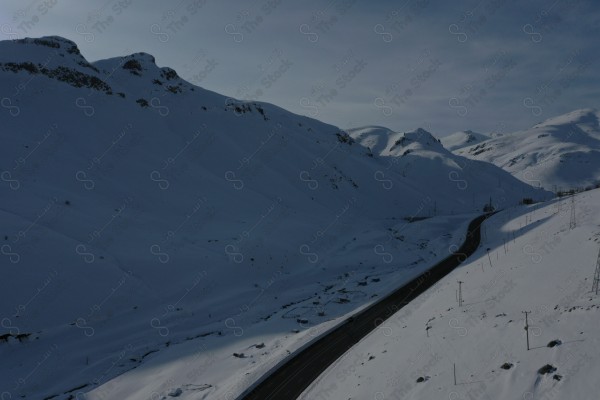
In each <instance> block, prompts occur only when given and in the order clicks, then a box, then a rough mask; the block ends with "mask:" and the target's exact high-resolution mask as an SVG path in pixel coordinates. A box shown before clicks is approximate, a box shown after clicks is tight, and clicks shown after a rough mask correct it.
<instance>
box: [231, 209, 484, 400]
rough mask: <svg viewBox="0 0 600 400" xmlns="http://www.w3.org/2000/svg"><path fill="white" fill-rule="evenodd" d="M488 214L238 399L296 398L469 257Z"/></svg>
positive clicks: (478, 218)
mask: <svg viewBox="0 0 600 400" xmlns="http://www.w3.org/2000/svg"><path fill="white" fill-rule="evenodd" d="M489 215H490V214H486V215H482V216H479V217H477V218H475V219H474V220H473V221H471V223H470V224H469V228H468V230H467V237H466V238H465V241H464V243H463V244H462V245H461V247H460V248H459V249H458V250H457V251H456V252H455V253H453V254H451V255H450V256H448V257H446V258H445V259H443V260H442V261H440V262H439V263H437V264H436V265H434V266H433V267H432V268H431V269H429V270H428V271H426V272H424V273H423V274H421V275H420V276H418V277H417V278H415V279H413V280H412V281H410V282H408V283H407V284H405V285H404V286H402V287H401V288H399V289H396V290H395V291H394V292H392V293H391V294H390V295H388V296H386V297H384V298H382V299H381V300H379V301H378V302H376V303H374V304H372V305H371V306H370V307H368V308H366V309H364V310H362V311H361V312H359V313H358V314H355V315H354V316H352V317H350V318H348V319H347V320H346V321H345V322H343V323H341V324H340V325H338V326H337V327H335V328H334V329H332V330H331V331H329V332H328V333H326V334H325V335H323V336H321V337H320V338H319V339H317V340H315V341H314V342H313V343H311V344H310V345H308V346H307V347H305V348H304V349H302V350H301V351H300V352H298V353H297V354H294V355H293V356H291V357H290V358H289V359H288V360H287V361H286V362H285V363H284V364H283V365H281V366H279V367H277V369H275V370H274V371H273V370H271V371H269V372H268V373H267V374H266V375H265V376H263V377H262V378H261V380H260V381H259V383H258V384H255V385H254V386H253V387H252V388H250V389H249V390H247V391H246V392H244V393H242V395H241V396H240V397H239V398H238V399H239V400H292V399H296V398H298V396H300V394H302V392H304V390H306V388H307V387H308V386H309V385H310V384H311V383H312V382H313V381H314V380H315V379H317V377H318V376H319V375H321V373H322V372H323V371H325V370H326V369H327V367H329V366H330V365H331V364H332V363H333V362H334V361H335V360H337V359H338V358H339V357H341V356H342V355H343V354H344V353H345V352H346V351H348V350H349V349H350V348H351V347H352V346H354V345H355V344H356V343H358V341H359V340H361V339H362V338H363V337H365V336H366V335H367V334H369V332H371V331H373V330H374V329H375V328H377V326H379V325H380V324H381V323H382V322H383V321H385V320H386V319H388V318H389V317H391V316H392V315H393V314H394V313H396V312H397V311H398V310H399V309H401V308H402V307H404V306H405V305H407V304H408V303H409V302H410V301H412V300H413V299H415V298H416V297H417V296H418V295H420V294H421V293H423V292H425V291H426V290H427V289H429V288H430V287H431V286H432V285H433V284H435V283H436V282H437V281H439V280H440V279H442V278H443V277H444V276H446V275H447V274H449V273H450V272H451V271H452V270H453V269H454V268H456V267H457V266H458V265H459V264H460V263H462V262H463V261H465V260H466V259H467V257H469V256H470V255H471V254H473V253H474V252H475V250H477V247H479V242H480V240H481V231H480V227H481V224H482V223H483V221H484V220H485V219H486V218H488V217H489Z"/></svg>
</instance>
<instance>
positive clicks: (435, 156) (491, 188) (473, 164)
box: [347, 127, 544, 213]
mask: <svg viewBox="0 0 600 400" xmlns="http://www.w3.org/2000/svg"><path fill="white" fill-rule="evenodd" d="M347 132H348V134H349V135H350V136H351V137H352V138H353V139H354V140H355V141H357V142H358V143H360V144H361V145H363V146H365V147H367V148H368V149H370V151H372V152H373V153H375V154H376V155H377V156H378V157H379V158H380V159H381V160H383V161H384V162H385V163H386V164H387V168H386V170H389V171H394V172H396V173H397V174H400V176H401V177H402V178H404V179H405V180H406V182H407V183H409V184H410V185H416V186H418V187H419V190H420V191H422V192H423V193H426V194H427V195H428V196H429V198H430V199H434V200H435V199H437V198H439V196H438V195H437V193H439V192H440V191H441V192H443V193H447V194H448V195H450V196H452V197H454V198H456V199H460V200H459V201H461V202H464V203H463V204H464V205H467V204H468V203H470V204H471V206H472V207H476V206H477V205H481V206H483V205H484V204H485V203H487V202H488V201H489V199H490V198H491V199H492V202H493V203H496V202H497V203H496V206H497V207H499V208H503V207H504V206H505V205H506V203H505V199H506V197H505V196H506V194H507V193H511V197H512V196H518V193H523V194H524V193H526V192H527V193H531V192H530V190H529V188H524V187H522V186H519V185H516V184H515V183H514V182H513V180H512V179H511V178H512V176H511V175H510V174H509V173H507V172H505V171H502V170H501V169H499V168H498V167H496V166H494V165H493V164H490V163H487V162H482V161H476V160H469V159H467V158H464V157H462V156H458V155H456V154H453V153H451V152H450V151H449V150H447V149H446V148H444V146H443V145H442V143H441V142H440V140H438V139H436V138H435V137H434V136H433V135H432V134H431V133H429V132H427V131H426V130H424V129H421V128H419V129H417V130H416V131H413V132H404V133H401V132H393V131H391V130H389V129H387V128H383V127H363V128H357V129H349V130H347ZM381 176H382V177H383V176H384V174H383V172H382V173H381ZM540 195H541V196H542V197H543V196H544V195H543V194H542V192H540V193H538V194H534V195H533V196H534V197H535V198H540ZM523 197H525V196H524V195H523V196H522V198H523ZM447 206H448V205H447V203H445V202H442V203H440V202H438V205H437V209H438V211H440V209H439V207H442V209H441V213H447V212H448V209H447V208H446V207H447ZM451 207H452V206H451ZM453 211H454V208H451V210H450V212H453Z"/></svg>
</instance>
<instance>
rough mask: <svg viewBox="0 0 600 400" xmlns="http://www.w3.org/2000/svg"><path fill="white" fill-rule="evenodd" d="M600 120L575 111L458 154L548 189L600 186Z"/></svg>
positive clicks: (592, 112)
mask: <svg viewBox="0 0 600 400" xmlns="http://www.w3.org/2000/svg"><path fill="white" fill-rule="evenodd" d="M599 118H600V114H599V112H598V110H595V109H583V110H576V111H573V112H570V113H568V114H565V115H561V116H558V117H555V118H550V119H548V120H546V121H544V122H542V123H539V124H537V125H535V126H533V127H532V128H530V129H527V130H524V131H518V132H513V133H509V134H505V135H502V136H498V137H495V138H492V139H489V140H487V141H484V142H481V143H479V144H475V145H472V146H469V147H465V148H461V149H459V150H456V153H457V154H459V155H463V156H466V157H470V158H473V159H477V160H483V161H488V162H492V163H494V164H496V165H497V166H499V167H501V168H503V169H505V170H506V171H508V172H510V173H512V174H513V175H514V176H516V177H517V178H519V179H521V180H522V181H524V182H526V183H528V184H530V185H532V186H536V187H543V188H545V189H548V190H559V189H562V190H569V189H577V188H583V187H586V186H590V185H596V184H599V183H600V125H599Z"/></svg>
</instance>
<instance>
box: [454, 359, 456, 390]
mask: <svg viewBox="0 0 600 400" xmlns="http://www.w3.org/2000/svg"><path fill="white" fill-rule="evenodd" d="M454 386H456V363H454Z"/></svg>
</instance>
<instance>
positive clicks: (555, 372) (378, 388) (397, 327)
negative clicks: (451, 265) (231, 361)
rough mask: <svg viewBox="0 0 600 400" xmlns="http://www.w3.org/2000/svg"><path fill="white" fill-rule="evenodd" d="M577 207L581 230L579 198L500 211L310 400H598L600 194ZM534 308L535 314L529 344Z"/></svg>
mask: <svg viewBox="0 0 600 400" xmlns="http://www.w3.org/2000/svg"><path fill="white" fill-rule="evenodd" d="M574 204H575V210H576V214H575V215H576V218H575V221H574V222H575V224H574V225H575V226H574V227H571V199H570V198H566V199H562V200H554V201H552V202H547V203H544V204H537V205H532V206H520V207H514V208H508V209H506V210H504V211H502V212H500V213H498V214H496V215H495V216H493V217H492V218H490V219H489V220H488V221H486V222H485V224H484V226H483V235H484V236H483V241H482V245H481V246H480V248H479V250H478V251H477V252H476V253H475V254H474V255H473V256H471V257H470V258H469V259H468V260H467V262H466V263H464V264H463V265H461V266H460V267H459V268H457V269H456V270H455V271H453V272H452V273H451V274H450V275H448V276H447V277H446V278H445V279H443V280H442V281H440V282H439V283H437V284H436V285H435V286H434V287H432V288H431V289H430V290H429V291H427V292H426V293H424V294H423V295H421V296H420V297H418V298H417V299H416V300H415V301H414V302H412V303H411V304H409V305H408V306H406V307H405V308H403V309H402V310H400V311H399V312H398V313H397V314H395V315H394V316H392V317H391V318H390V319H389V320H388V321H386V322H385V323H383V324H382V325H381V326H380V327H379V328H378V329H377V330H376V331H374V332H373V333H371V334H370V335H369V336H368V337H367V338H365V339H364V340H363V341H361V342H360V343H359V344H358V345H356V346H355V347H354V348H353V349H352V350H351V351H349V352H348V353H346V354H345V355H344V356H343V357H342V358H340V359H339V360H338V361H337V362H336V363H335V364H334V365H333V366H331V367H330V368H329V369H328V370H327V371H326V372H325V373H324V374H323V375H322V376H321V377H320V378H319V379H318V381H317V382H315V383H314V384H313V385H312V386H311V387H310V388H309V389H308V390H307V391H306V392H305V393H304V395H303V397H302V398H304V399H373V400H384V399H423V400H426V399H442V398H447V399H453V400H458V399H527V400H534V399H581V400H588V399H589V400H593V399H597V398H598V392H599V391H600V382H599V381H598V376H600V333H599V328H600V324H599V322H598V321H599V318H600V295H595V294H594V293H591V292H590V290H591V288H592V278H593V275H594V270H595V267H596V260H597V256H598V250H599V249H600V190H593V191H589V192H584V193H581V194H578V195H576V196H575V203H574ZM458 281H461V282H462V294H463V301H464V303H463V306H462V307H459V306H458V303H457V290H458V286H459V284H458ZM523 311H528V312H531V313H530V314H528V319H529V336H530V350H529V351H527V347H526V346H527V345H526V332H525V330H524V326H525V322H524V321H525V314H523ZM454 366H456V385H455V383H454ZM546 366H548V367H546ZM544 367H546V368H544Z"/></svg>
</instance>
